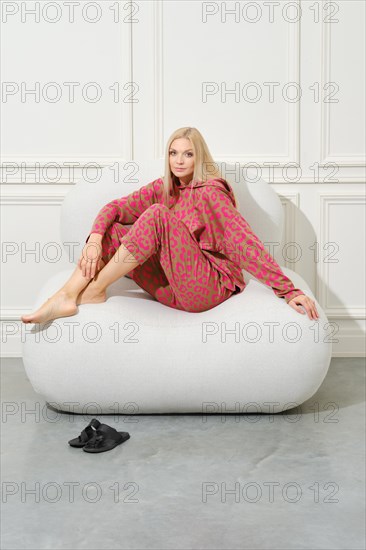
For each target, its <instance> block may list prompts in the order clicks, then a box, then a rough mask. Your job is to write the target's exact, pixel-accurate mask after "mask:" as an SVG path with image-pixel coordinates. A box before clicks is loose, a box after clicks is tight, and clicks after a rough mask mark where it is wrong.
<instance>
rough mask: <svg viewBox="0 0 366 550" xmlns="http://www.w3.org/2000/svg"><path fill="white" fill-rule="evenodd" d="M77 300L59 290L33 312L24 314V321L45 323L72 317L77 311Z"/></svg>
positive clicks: (22, 317) (22, 318)
mask: <svg viewBox="0 0 366 550" xmlns="http://www.w3.org/2000/svg"><path fill="white" fill-rule="evenodd" d="M77 311H78V307H77V305H76V303H75V300H74V299H73V298H71V297H70V296H69V294H67V293H66V292H64V291H63V290H59V291H58V292H56V294H54V295H53V296H51V298H48V300H47V301H46V302H45V303H44V304H43V305H42V306H41V307H40V308H39V309H37V311H35V312H33V313H29V314H28V315H22V316H21V320H22V321H23V323H45V322H46V321H51V320H53V319H58V318H59V317H70V316H71V315H75V313H77Z"/></svg>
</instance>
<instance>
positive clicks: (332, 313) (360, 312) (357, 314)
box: [317, 192, 366, 319]
mask: <svg viewBox="0 0 366 550" xmlns="http://www.w3.org/2000/svg"><path fill="white" fill-rule="evenodd" d="M318 195H319V198H320V220H319V227H320V235H319V248H320V249H322V247H323V244H324V243H328V242H330V240H331V238H330V229H329V209H330V207H331V206H332V205H337V206H349V205H365V194H361V193H358V192H349V193H347V194H346V193H344V192H343V193H342V192H339V193H335V192H331V193H320V192H319V193H318ZM328 266H329V264H328V263H327V262H319V263H318V276H317V296H318V297H319V301H320V302H321V303H322V304H324V311H325V314H326V315H327V317H328V318H332V319H365V318H366V311H365V307H362V306H359V307H351V308H350V307H347V306H344V307H332V306H331V305H329V294H328V288H329V269H328Z"/></svg>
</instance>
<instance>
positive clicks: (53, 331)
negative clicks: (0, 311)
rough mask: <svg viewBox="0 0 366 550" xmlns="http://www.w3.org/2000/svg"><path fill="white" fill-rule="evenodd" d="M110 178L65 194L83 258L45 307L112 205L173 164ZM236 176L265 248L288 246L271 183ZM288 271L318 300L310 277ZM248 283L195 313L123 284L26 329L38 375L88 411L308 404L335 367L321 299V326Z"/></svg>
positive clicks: (33, 374)
mask: <svg viewBox="0 0 366 550" xmlns="http://www.w3.org/2000/svg"><path fill="white" fill-rule="evenodd" d="M136 166H138V171H137V173H136V174H135V176H134V175H133V173H134V167H136ZM104 170H105V171H104V173H103V175H102V177H101V179H100V180H99V181H97V182H96V183H90V182H89V181H84V180H81V181H79V182H78V183H77V184H76V185H75V186H74V187H73V188H72V189H71V191H70V192H69V193H68V195H67V197H66V198H65V201H64V204H63V207H62V214H61V235H62V241H63V244H64V246H65V249H66V250H67V251H68V253H70V255H71V259H72V262H70V269H68V270H63V271H62V272H60V273H58V274H57V275H55V276H53V277H52V278H50V279H49V280H48V281H47V283H46V284H45V285H44V286H43V288H41V289H40V292H39V294H38V296H37V298H36V301H35V303H34V309H36V308H38V307H39V306H40V305H41V304H42V303H43V302H45V301H46V300H47V298H49V297H50V296H51V295H52V294H53V293H54V292H56V291H57V290H58V289H59V288H60V287H61V286H63V284H64V283H65V281H66V280H67V279H68V278H69V277H70V275H71V274H72V272H73V270H74V269H75V267H76V264H77V260H78V259H79V257H80V254H81V251H82V248H83V246H84V244H85V239H86V237H87V236H88V234H89V232H90V229H91V226H92V223H93V221H94V219H95V217H96V215H97V213H98V212H99V210H100V209H101V208H102V206H104V205H105V204H106V203H108V202H109V201H111V200H113V199H116V198H118V197H122V196H126V195H128V194H129V193H131V192H132V191H134V190H135V189H138V188H140V187H142V186H143V185H145V184H147V183H149V182H151V181H153V180H154V179H157V178H158V177H161V176H162V175H163V163H162V162H155V161H144V162H136V161H134V162H132V163H131V164H127V163H126V165H124V166H122V167H121V174H120V177H119V180H120V181H119V183H115V182H114V175H115V173H114V172H112V171H111V170H109V169H108V168H105V169H104ZM233 173H234V167H233ZM129 174H132V175H131V176H129ZM224 176H225V175H224ZM123 179H124V181H122V180H123ZM226 179H227V180H228V181H229V182H230V184H231V185H232V187H233V189H234V192H235V194H236V196H237V198H238V199H239V201H240V204H239V210H240V212H241V214H242V215H243V216H244V218H245V219H246V220H247V221H248V223H249V224H250V225H251V227H252V228H253V231H254V232H255V233H256V234H257V235H258V237H259V238H260V239H261V240H262V242H263V243H266V242H267V243H269V242H278V243H281V234H282V227H283V209H282V205H281V202H280V199H279V198H278V196H277V194H276V193H275V192H274V191H273V189H272V188H271V187H270V186H269V185H268V184H267V183H266V182H265V181H263V180H260V181H256V182H255V183H251V182H248V181H245V180H243V179H241V180H240V182H239V181H237V182H236V181H235V179H234V178H233V177H230V176H229V175H227V174H226ZM130 180H134V181H130ZM72 243H73V244H72ZM282 269H283V271H284V273H285V274H286V275H287V276H288V277H289V278H290V279H291V280H292V281H293V283H294V285H295V287H297V288H301V289H302V290H303V291H304V292H305V293H306V294H307V295H309V296H311V297H312V298H313V299H315V298H314V296H313V294H312V292H311V290H310V288H309V287H308V285H307V284H306V282H305V281H304V279H303V278H302V277H300V276H299V275H298V274H297V273H295V272H294V271H292V270H290V269H286V268H284V267H282ZM244 278H245V281H246V282H247V287H246V288H245V289H244V291H243V292H242V293H240V294H236V295H234V296H232V297H230V298H229V299H228V300H226V301H225V302H223V303H222V304H220V305H218V306H216V307H214V308H212V309H210V310H208V311H205V312H202V313H191V312H185V311H182V310H176V309H173V308H171V307H168V306H166V305H164V304H161V303H160V302H158V301H156V300H155V299H154V298H153V297H152V296H150V295H149V294H148V293H147V292H145V291H144V290H143V289H142V288H140V287H139V286H138V285H137V284H136V283H135V282H134V281H133V280H132V279H130V278H128V277H121V278H120V279H119V280H118V281H116V282H115V283H113V284H112V285H111V286H109V287H108V289H107V300H106V302H104V303H101V304H84V305H80V306H79V310H78V313H77V314H76V315H73V316H71V317H64V318H59V319H55V320H54V321H49V322H48V323H45V324H29V325H23V332H24V337H23V344H22V345H23V361H24V366H25V370H26V373H27V376H28V378H29V380H30V382H31V384H32V386H33V388H34V390H35V391H36V392H37V393H39V394H40V395H42V396H43V397H44V398H45V399H46V401H47V403H48V404H49V405H50V406H52V407H53V408H55V409H57V410H59V411H67V412H75V413H83V414H113V413H117V414H146V413H185V412H187V413H192V412H194V413H203V414H207V413H239V412H241V413H250V412H254V413H277V412H281V411H284V410H287V409H290V408H294V407H296V406H300V405H301V404H302V403H303V402H304V401H305V400H307V399H309V398H310V397H311V396H313V395H314V393H315V392H316V391H317V389H318V388H319V386H320V385H321V383H322V381H323V380H324V378H325V375H326V373H327V370H328V367H329V364H330V360H331V351H332V349H331V343H329V342H328V338H327V333H326V325H327V322H328V320H327V318H326V316H325V314H324V312H323V311H322V309H321V307H320V306H319V304H318V303H317V309H318V312H319V315H320V318H319V319H318V320H317V321H312V320H310V319H309V318H308V316H307V315H301V314H299V313H298V312H296V311H295V310H294V309H292V308H291V307H290V306H289V305H288V304H286V302H285V300H283V299H280V298H278V297H277V296H276V294H275V293H274V292H273V290H272V288H271V287H269V286H267V285H265V284H263V283H261V282H259V281H258V280H257V279H256V278H255V277H253V276H251V275H250V274H248V273H247V272H245V271H244Z"/></svg>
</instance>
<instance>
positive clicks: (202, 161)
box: [162, 126, 239, 209]
mask: <svg viewBox="0 0 366 550" xmlns="http://www.w3.org/2000/svg"><path fill="white" fill-rule="evenodd" d="M179 138H186V139H189V141H190V142H191V145H192V149H193V153H194V171H193V176H192V178H193V183H194V182H203V183H205V182H206V181H207V180H209V179H212V178H222V179H225V178H223V177H222V175H221V171H220V170H219V168H218V167H217V164H216V163H215V161H214V160H213V158H212V156H211V153H210V151H209V149H208V147H207V144H206V142H205V140H204V138H203V136H202V134H201V133H200V132H199V131H198V130H197V128H191V127H189V126H186V127H184V128H178V130H175V132H173V133H172V135H171V136H170V138H169V139H168V142H167V145H166V149H165V172H164V176H163V178H162V179H163V181H164V188H163V202H164V204H165V205H166V206H168V207H169V204H170V197H171V196H172V197H174V200H173V204H172V205H171V206H170V207H173V206H174V204H175V203H176V202H177V200H178V197H179V189H178V184H179V179H178V178H177V176H175V175H174V174H173V173H172V171H171V169H170V154H169V151H170V147H171V144H172V142H173V141H174V140H175V139H179ZM225 181H226V180H225ZM227 183H228V182H227ZM228 186H229V188H230V189H231V191H232V193H233V196H234V201H235V205H234V206H235V208H237V209H238V208H239V203H238V200H237V198H236V197H235V194H234V190H233V189H232V187H231V185H230V184H229V183H228Z"/></svg>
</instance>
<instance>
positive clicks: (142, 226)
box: [102, 203, 233, 313]
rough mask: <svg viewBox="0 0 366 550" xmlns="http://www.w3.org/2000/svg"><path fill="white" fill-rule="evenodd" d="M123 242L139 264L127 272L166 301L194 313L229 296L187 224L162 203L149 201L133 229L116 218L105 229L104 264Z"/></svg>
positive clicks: (137, 282)
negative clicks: (150, 202) (149, 203)
mask: <svg viewBox="0 0 366 550" xmlns="http://www.w3.org/2000/svg"><path fill="white" fill-rule="evenodd" d="M121 244H123V245H124V246H125V247H126V248H127V249H128V250H129V252H131V254H132V255H133V256H134V258H135V259H136V261H138V262H139V265H138V266H137V267H135V268H134V269H133V270H131V271H130V272H129V273H128V275H129V276H130V277H131V279H133V280H134V281H135V282H136V284H138V285H139V286H140V287H141V288H143V289H144V290H145V291H146V292H148V293H149V294H150V295H151V296H153V297H154V298H155V299H156V300H158V301H159V302H161V303H162V304H164V305H167V306H169V307H172V308H175V309H181V310H184V311H190V312H196V313H198V312H202V311H207V310H208V309H211V308H213V307H215V306H217V305H218V304H220V303H221V302H224V301H225V300H227V299H228V298H230V296H231V295H232V294H233V291H232V290H230V289H228V288H226V287H225V286H223V285H222V284H221V281H220V276H219V272H218V271H217V270H216V269H215V267H214V266H213V265H212V264H211V263H210V261H209V259H208V258H207V257H206V256H205V255H204V253H203V252H202V250H201V248H200V247H199V244H198V243H197V241H196V240H195V239H194V237H193V236H192V235H191V233H190V232H189V230H188V227H187V226H186V225H185V224H184V223H183V222H182V221H181V220H179V219H178V218H176V217H175V215H174V213H173V212H172V211H171V210H169V208H168V207H167V206H165V205H163V204H160V203H156V204H153V205H151V206H150V207H149V208H148V209H147V210H145V212H143V214H141V216H140V217H139V218H138V219H137V220H136V221H135V223H134V224H133V225H132V226H131V227H127V226H126V225H123V224H121V223H118V222H115V223H113V224H112V225H111V226H110V227H109V228H108V229H107V231H106V233H105V235H104V236H103V240H102V259H103V261H104V262H105V263H107V262H108V261H109V260H110V259H111V258H112V257H113V256H114V254H115V253H116V251H117V249H118V248H119V247H120V246H121ZM117 256H118V255H117ZM125 261H127V262H128V258H127V259H126V260H125Z"/></svg>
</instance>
